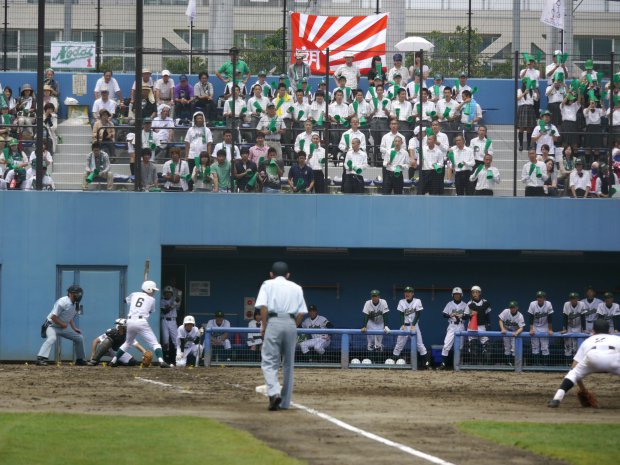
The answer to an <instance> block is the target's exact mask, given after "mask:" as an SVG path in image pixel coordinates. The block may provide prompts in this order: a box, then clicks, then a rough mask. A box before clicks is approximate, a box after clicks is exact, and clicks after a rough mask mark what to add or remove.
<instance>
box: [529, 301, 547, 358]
mask: <svg viewBox="0 0 620 465" xmlns="http://www.w3.org/2000/svg"><path fill="white" fill-rule="evenodd" d="M527 313H529V319H530V336H534V334H543V333H545V334H548V335H549V336H552V335H553V325H552V317H553V305H551V302H549V301H547V294H546V293H545V292H544V291H538V292H537V293H536V300H534V301H532V302H530V306H529V308H528V309H527ZM531 340H532V357H533V358H534V365H540V364H541V362H542V365H544V366H548V365H549V338H548V337H532V339H531ZM541 352H542V359H541V358H540V355H539V354H540V353H541Z"/></svg>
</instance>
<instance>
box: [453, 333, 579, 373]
mask: <svg viewBox="0 0 620 465" xmlns="http://www.w3.org/2000/svg"><path fill="white" fill-rule="evenodd" d="M589 336H590V335H589V334H583V333H567V334H561V333H558V332H554V333H553V334H552V335H551V336H549V335H548V334H547V333H535V334H534V336H531V335H530V333H529V332H528V331H523V332H522V333H521V334H519V335H518V336H514V335H513V333H512V332H507V333H506V334H502V333H501V332H500V331H461V332H457V333H455V339H454V349H453V350H454V355H453V358H452V360H453V363H454V370H455V371H460V370H499V371H515V372H523V371H528V372H532V371H566V370H568V369H569V368H570V366H571V364H572V360H573V356H574V355H575V353H576V352H577V349H578V348H579V346H580V345H581V343H582V342H583V341H584V340H585V339H587V338H588V337H589ZM484 338H488V340H486V341H485V340H484ZM545 340H546V342H545ZM482 341H485V342H484V343H483V342H482ZM507 343H511V345H512V343H514V346H513V347H514V355H513V352H512V347H510V346H508V345H507ZM540 343H542V345H543V347H544V346H545V345H547V344H548V352H549V354H548V355H542V353H543V352H546V350H544V351H543V350H542V348H543V347H539V346H538V344H540ZM507 347H510V349H509V350H507ZM533 347H537V348H538V349H539V350H538V351H537V352H538V353H534V351H533V350H532V348H533ZM507 352H510V355H508V354H507Z"/></svg>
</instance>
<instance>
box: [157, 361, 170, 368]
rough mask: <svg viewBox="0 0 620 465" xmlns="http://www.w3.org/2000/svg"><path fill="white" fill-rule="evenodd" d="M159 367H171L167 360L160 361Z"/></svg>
mask: <svg viewBox="0 0 620 465" xmlns="http://www.w3.org/2000/svg"><path fill="white" fill-rule="evenodd" d="M159 368H170V365H168V364H167V363H166V362H159Z"/></svg>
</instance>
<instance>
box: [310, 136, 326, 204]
mask: <svg viewBox="0 0 620 465" xmlns="http://www.w3.org/2000/svg"><path fill="white" fill-rule="evenodd" d="M308 166H309V167H310V168H311V169H312V178H313V179H314V192H315V193H316V194H324V193H325V174H324V173H323V169H324V167H325V149H324V148H323V147H321V140H320V138H319V135H318V134H317V133H316V132H313V133H312V141H311V143H310V148H309V149H308Z"/></svg>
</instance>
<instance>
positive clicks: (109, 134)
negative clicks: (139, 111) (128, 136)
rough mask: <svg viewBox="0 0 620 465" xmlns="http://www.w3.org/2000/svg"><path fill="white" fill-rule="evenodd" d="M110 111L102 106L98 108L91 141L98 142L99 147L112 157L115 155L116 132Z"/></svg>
mask: <svg viewBox="0 0 620 465" xmlns="http://www.w3.org/2000/svg"><path fill="white" fill-rule="evenodd" d="M110 116H111V115H110V112H109V111H108V110H107V109H105V108H102V109H101V110H99V117H98V118H97V121H95V124H94V125H93V142H99V145H100V147H101V148H102V149H103V150H105V152H106V153H107V154H108V155H109V156H110V157H112V158H114V157H115V150H116V149H115V146H114V142H115V141H116V133H115V131H114V123H112V119H111V118H110Z"/></svg>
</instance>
